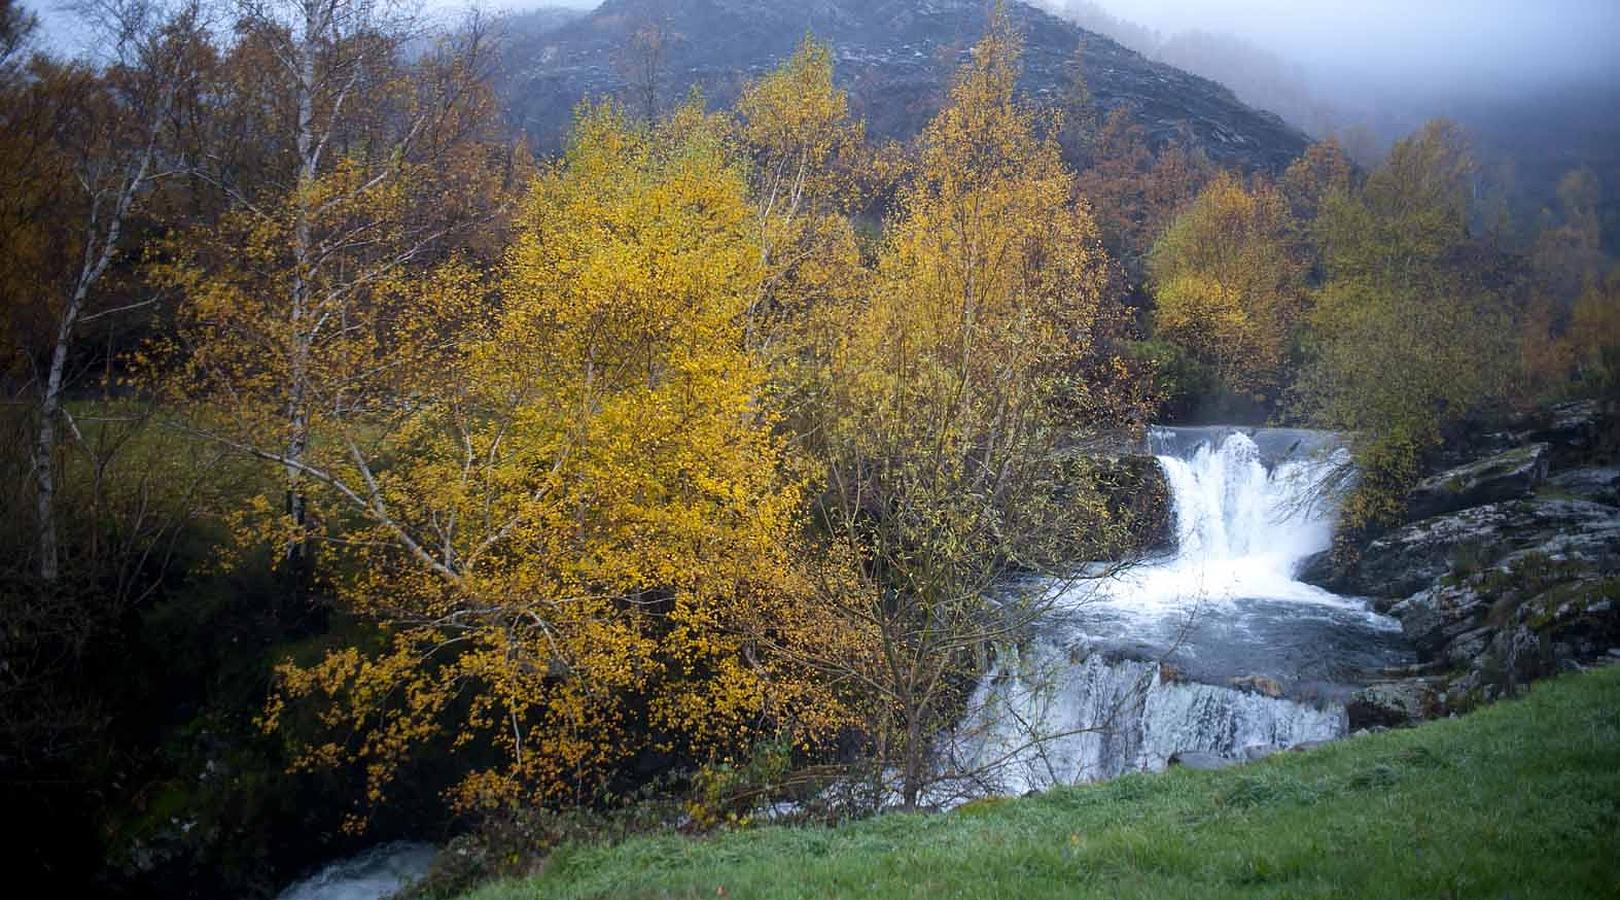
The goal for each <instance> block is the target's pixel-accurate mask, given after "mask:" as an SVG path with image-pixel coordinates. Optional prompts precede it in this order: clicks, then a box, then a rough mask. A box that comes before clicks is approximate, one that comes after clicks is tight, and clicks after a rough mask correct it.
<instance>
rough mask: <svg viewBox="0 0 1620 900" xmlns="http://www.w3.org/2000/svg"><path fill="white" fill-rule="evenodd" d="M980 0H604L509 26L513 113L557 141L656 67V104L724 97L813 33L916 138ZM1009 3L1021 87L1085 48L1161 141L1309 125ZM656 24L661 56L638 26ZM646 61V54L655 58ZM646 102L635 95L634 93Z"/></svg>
mask: <svg viewBox="0 0 1620 900" xmlns="http://www.w3.org/2000/svg"><path fill="white" fill-rule="evenodd" d="M988 9H989V7H988V5H987V4H986V3H985V2H983V0H607V2H605V3H603V4H602V6H601V7H599V8H598V9H596V10H595V11H594V12H592V13H590V14H589V15H587V16H584V17H583V18H580V19H577V20H575V21H572V22H569V23H567V24H565V25H563V26H561V27H560V28H555V29H551V30H547V31H544V32H541V33H534V32H525V31H524V30H523V29H522V28H521V27H518V28H515V29H514V30H515V32H516V34H515V36H514V40H513V41H512V44H511V47H510V49H509V51H508V56H507V65H506V66H505V70H506V76H505V79H504V82H503V84H502V95H503V98H504V99H505V102H506V105H507V108H508V112H509V114H510V115H511V117H512V119H513V121H514V122H515V123H516V124H517V125H518V126H520V127H522V128H523V129H525V130H526V131H528V132H529V134H530V135H532V136H533V137H535V139H536V140H537V141H538V142H539V143H540V145H541V146H543V147H554V146H556V145H557V144H558V143H559V142H560V140H561V135H562V134H563V133H564V132H565V130H566V128H567V125H568V123H569V121H570V119H571V116H572V112H573V109H574V107H575V106H576V105H577V104H578V103H579V101H580V100H581V99H582V98H585V97H604V96H617V97H624V98H628V97H630V96H631V95H632V94H635V95H638V96H639V95H640V94H641V93H644V90H640V91H638V88H637V85H644V84H645V83H646V82H647V79H646V78H645V76H644V75H640V74H636V73H638V72H645V71H646V70H647V69H648V68H652V69H654V70H656V71H657V73H658V76H657V78H656V79H654V83H655V84H656V85H657V96H658V98H659V103H660V104H663V105H665V106H667V104H668V103H670V102H671V101H672V100H676V99H679V98H681V97H684V96H685V95H686V94H687V92H688V91H689V90H690V89H691V88H692V87H694V86H696V87H698V88H700V89H701V90H702V91H703V93H704V95H705V96H706V97H708V98H709V99H710V101H711V102H713V103H726V102H729V101H730V100H731V99H732V98H734V97H735V96H736V94H737V91H738V90H739V89H740V88H741V86H742V85H743V84H744V83H746V82H747V81H748V80H749V79H752V78H755V77H758V76H759V75H760V74H762V73H764V72H766V71H768V70H769V69H770V68H772V67H773V66H774V65H776V63H777V62H779V61H780V60H781V59H783V58H784V57H786V56H787V55H788V54H789V53H791V52H792V51H793V48H794V47H795V46H796V45H797V44H798V42H799V41H800V40H801V39H802V37H803V36H804V35H805V33H806V32H809V33H812V34H814V35H815V36H816V37H817V38H818V39H820V40H822V41H825V42H827V43H829V44H830V45H831V46H832V47H833V50H834V52H835V54H836V57H837V70H836V77H837V78H838V80H839V82H840V83H841V85H842V86H843V87H845V88H847V89H848V90H849V91H850V94H851V99H852V102H853V106H854V107H855V111H856V112H857V114H859V115H861V116H862V117H864V118H865V119H866V122H867V129H868V132H869V133H870V134H872V136H873V137H875V138H880V139H881V138H887V137H900V138H904V137H908V136H910V135H911V134H914V133H915V132H916V131H917V130H918V129H919V128H920V127H921V126H922V124H923V123H924V122H926V121H927V120H928V118H929V116H930V115H932V113H933V112H934V111H935V110H936V109H937V108H938V106H939V103H940V101H941V99H942V97H943V95H944V92H945V90H946V88H947V87H948V85H949V83H950V77H951V73H952V72H953V71H954V70H955V68H956V66H957V64H958V62H959V61H960V60H961V59H962V55H963V54H964V53H966V51H967V49H968V48H969V47H970V46H971V45H972V44H973V42H974V41H975V40H977V38H978V37H979V35H980V33H981V32H982V31H983V30H984V25H985V22H986V20H987V17H988ZM1008 12H1009V15H1010V16H1011V18H1012V19H1013V21H1014V23H1015V25H1016V26H1017V27H1018V29H1019V31H1020V32H1021V33H1022V34H1023V35H1024V39H1025V52H1024V78H1023V80H1022V82H1021V88H1022V90H1024V91H1025V92H1026V93H1027V94H1028V95H1030V96H1032V97H1034V98H1037V99H1042V100H1057V99H1058V98H1060V97H1061V96H1062V95H1063V93H1064V91H1066V90H1067V88H1068V85H1069V81H1070V79H1069V75H1068V74H1067V73H1068V68H1069V66H1070V65H1071V63H1072V61H1073V59H1074V54H1075V50H1076V48H1077V47H1079V46H1082V45H1083V47H1084V60H1085V75H1086V81H1087V83H1088V86H1089V87H1090V89H1091V93H1092V95H1093V97H1094V99H1095V101H1096V103H1097V104H1098V105H1099V106H1100V107H1102V108H1103V109H1104V110H1105V111H1107V110H1112V109H1114V108H1116V107H1119V106H1126V107H1129V108H1130V109H1131V110H1132V111H1133V113H1134V114H1135V116H1136V118H1137V120H1138V121H1139V122H1141V123H1142V124H1143V125H1144V126H1145V127H1146V128H1147V130H1148V132H1149V136H1150V139H1151V140H1152V141H1154V142H1155V143H1158V144H1163V143H1165V142H1168V141H1171V140H1174V139H1175V138H1176V137H1178V136H1179V135H1182V134H1185V135H1186V136H1187V137H1189V138H1190V139H1191V140H1192V141H1193V142H1194V143H1195V144H1197V145H1198V146H1200V147H1202V148H1203V149H1204V150H1205V152H1206V153H1208V154H1209V156H1210V157H1211V158H1212V159H1214V160H1215V161H1216V162H1218V163H1221V164H1223V165H1230V166H1236V167H1239V168H1244V169H1266V170H1278V169H1280V168H1282V167H1283V166H1285V165H1287V163H1288V161H1289V160H1290V159H1292V158H1293V157H1294V156H1295V155H1297V154H1298V153H1299V152H1300V150H1302V149H1303V148H1304V146H1305V143H1306V139H1305V137H1304V135H1302V134H1301V133H1299V132H1298V131H1296V130H1295V129H1293V128H1291V127H1290V126H1288V125H1286V124H1284V123H1283V121H1282V120H1281V119H1279V118H1277V117H1276V116H1275V115H1272V114H1270V113H1265V112H1260V111H1258V110H1254V109H1251V108H1249V107H1247V106H1244V105H1243V104H1242V103H1240V102H1239V101H1238V100H1237V99H1236V98H1235V97H1234V96H1233V95H1232V93H1231V91H1228V90H1227V89H1226V88H1224V87H1221V86H1220V85H1218V84H1215V83H1214V82H1212V81H1208V80H1205V79H1202V78H1198V77H1196V76H1193V75H1189V74H1187V73H1185V72H1182V71H1180V70H1179V69H1175V68H1173V67H1171V66H1167V65H1164V64H1162V63H1155V62H1152V61H1150V60H1148V59H1146V58H1144V57H1143V56H1141V55H1140V54H1137V53H1135V52H1133V51H1130V50H1127V49H1125V48H1124V47H1122V46H1120V45H1119V44H1117V43H1115V42H1114V41H1112V40H1110V39H1108V38H1105V37H1102V36H1101V35H1098V34H1094V33H1092V32H1088V31H1084V30H1082V29H1080V28H1079V27H1078V26H1075V25H1073V24H1071V23H1068V22H1065V21H1063V20H1061V19H1058V18H1057V17H1055V16H1052V15H1050V14H1048V13H1045V12H1043V11H1040V10H1037V9H1034V8H1032V7H1030V6H1027V5H1024V4H1022V3H1017V2H1014V3H1010V4H1009V6H1008ZM638 32H641V33H655V34H657V35H659V36H660V43H661V47H662V49H661V51H660V52H659V54H657V58H656V61H652V60H653V57H652V56H651V55H649V54H648V53H646V52H645V51H643V50H638V49H637V48H638V46H639V45H638V41H637V40H636V39H635V36H636V35H637V34H638ZM649 62H651V65H649ZM635 102H641V101H639V100H638V101H635Z"/></svg>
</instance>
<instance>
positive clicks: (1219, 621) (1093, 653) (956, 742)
mask: <svg viewBox="0 0 1620 900" xmlns="http://www.w3.org/2000/svg"><path fill="white" fill-rule="evenodd" d="M1152 437H1153V442H1154V445H1155V449H1156V450H1157V451H1158V461H1159V465H1160V467H1161V468H1162V470H1163V472H1164V475H1165V480H1166V483H1167V485H1168V487H1169V491H1170V495H1171V501H1172V505H1173V513H1174V523H1175V538H1176V550H1175V553H1174V554H1173V555H1172V556H1170V557H1168V558H1165V559H1161V560H1157V561H1154V562H1152V563H1149V564H1144V565H1141V566H1138V567H1135V568H1132V569H1129V570H1127V571H1126V572H1125V573H1123V574H1121V575H1116V576H1114V577H1111V578H1107V579H1101V580H1095V581H1091V582H1086V583H1083V584H1082V585H1081V586H1079V587H1075V588H1071V589H1070V590H1069V591H1068V593H1067V594H1066V596H1065V597H1064V598H1063V603H1062V604H1061V605H1062V607H1063V608H1064V609H1065V610H1066V611H1067V613H1068V614H1067V615H1065V616H1064V617H1062V619H1061V621H1059V622H1057V623H1055V624H1053V625H1051V626H1049V627H1048V628H1047V629H1045V630H1044V631H1043V632H1042V633H1041V634H1039V635H1037V637H1036V638H1035V639H1034V640H1031V641H1029V642H1028V643H1027V644H1025V645H1024V646H1022V647H1019V648H1016V649H1014V648H1008V649H1007V650H1005V651H1004V652H1002V653H1001V654H999V658H998V660H997V661H996V664H995V665H994V666H993V667H992V670H991V671H990V672H989V673H988V674H987V675H986V676H985V677H984V679H982V680H981V682H980V683H979V685H978V686H977V688H976V689H975V691H974V693H973V696H972V698H971V700H970V702H969V705H968V714H967V715H966V716H965V717H964V719H963V721H962V722H961V723H959V725H958V726H957V728H956V729H955V730H954V732H953V733H951V734H949V735H944V736H942V740H941V746H940V755H941V757H942V759H941V766H942V769H943V770H944V771H947V772H951V773H960V777H954V778H952V779H950V780H948V781H947V782H946V784H945V785H944V786H943V787H942V789H941V791H942V792H941V793H940V794H939V795H938V796H937V798H936V799H937V800H938V801H939V802H941V803H948V802H951V798H952V797H954V798H957V799H960V798H961V797H962V796H964V795H968V794H972V793H984V792H991V793H1021V792H1024V791H1028V790H1031V789H1041V788H1044V787H1047V786H1050V785H1053V784H1071V783H1075V782H1081V781H1092V780H1097V779H1101V778H1110V777H1114V776H1116V775H1119V774H1122V773H1124V772H1129V771H1136V770H1154V769H1161V768H1163V767H1164V766H1165V765H1166V764H1167V763H1168V761H1169V759H1170V757H1171V756H1172V755H1174V754H1176V753H1178V752H1179V753H1185V752H1190V751H1199V752H1202V753H1208V754H1215V755H1219V756H1224V757H1232V758H1237V757H1241V756H1243V755H1244V754H1245V753H1246V752H1253V751H1252V749H1251V748H1256V747H1259V748H1266V749H1275V748H1279V747H1287V746H1292V745H1295V744H1298V743H1301V742H1304V741H1320V740H1329V739H1332V738H1335V737H1338V736H1340V735H1342V734H1343V732H1344V729H1345V715H1344V710H1343V707H1342V706H1341V705H1339V704H1338V703H1337V702H1334V700H1333V698H1334V696H1335V694H1334V693H1333V689H1334V687H1335V683H1338V684H1337V686H1338V687H1342V686H1343V684H1342V683H1343V682H1346V681H1351V680H1353V679H1354V677H1355V676H1354V675H1353V674H1350V673H1352V672H1353V671H1355V670H1366V669H1370V668H1376V667H1377V666H1379V665H1383V664H1390V663H1396V662H1400V661H1402V659H1403V654H1404V653H1405V650H1404V647H1402V646H1401V645H1400V644H1399V638H1398V628H1397V627H1396V626H1395V625H1394V623H1393V622H1392V621H1391V620H1388V619H1385V618H1384V617H1382V616H1377V615H1376V614H1374V613H1372V612H1370V611H1369V610H1368V609H1367V608H1366V605H1365V604H1364V603H1363V602H1362V601H1360V600H1356V599H1353V598H1345V597H1339V596H1336V595H1334V594H1332V593H1329V592H1327V591H1324V590H1322V589H1320V588H1316V587H1313V586H1311V585H1307V584H1303V583H1301V582H1299V581H1297V580H1295V578H1294V575H1295V572H1296V570H1297V569H1298V567H1299V564H1300V563H1301V561H1302V560H1304V559H1305V558H1306V557H1307V556H1309V555H1310V554H1313V553H1316V552H1318V551H1320V550H1323V549H1325V548H1326V547H1327V546H1328V545H1329V543H1330V542H1331V539H1332V521H1333V513H1334V511H1335V510H1334V508H1333V503H1332V498H1331V497H1329V496H1327V494H1329V493H1330V492H1328V491H1326V490H1325V487H1326V485H1327V479H1329V478H1330V477H1331V476H1332V475H1333V474H1334V473H1335V472H1336V471H1337V470H1338V467H1340V466H1342V465H1343V464H1344V463H1345V462H1346V460H1345V456H1344V451H1343V450H1342V449H1338V448H1336V447H1335V446H1334V445H1333V443H1332V442H1331V441H1330V440H1329V439H1328V438H1327V436H1324V435H1319V434H1312V433H1308V432H1289V431H1275V430H1273V431H1257V432H1254V433H1243V432H1239V431H1235V430H1232V429H1176V430H1156V431H1155V433H1154V434H1153V436H1152ZM1171 669H1173V670H1178V671H1179V677H1167V674H1168V673H1167V670H1171ZM1234 680H1237V681H1241V682H1245V683H1246V684H1247V685H1248V686H1249V687H1250V688H1251V689H1245V690H1240V689H1237V688H1235V687H1233V686H1232V684H1233V682H1234ZM1255 688H1258V690H1257V689H1255ZM1307 688H1308V690H1307ZM1279 690H1281V691H1288V692H1290V694H1291V695H1292V696H1291V697H1290V696H1283V697H1278V696H1270V695H1268V694H1271V693H1277V692H1278V691H1279ZM1300 694H1310V695H1312V696H1310V697H1309V698H1306V697H1302V696H1300ZM1338 696H1342V690H1341V691H1340V693H1339V694H1338Z"/></svg>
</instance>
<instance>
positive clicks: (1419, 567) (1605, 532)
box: [1307, 402, 1620, 725]
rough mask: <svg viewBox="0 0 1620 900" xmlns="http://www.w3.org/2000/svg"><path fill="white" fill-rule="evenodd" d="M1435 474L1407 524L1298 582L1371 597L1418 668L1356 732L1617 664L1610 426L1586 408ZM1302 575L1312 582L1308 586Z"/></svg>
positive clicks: (1375, 700) (1616, 431)
mask: <svg viewBox="0 0 1620 900" xmlns="http://www.w3.org/2000/svg"><path fill="white" fill-rule="evenodd" d="M1516 424H1517V427H1516V428H1514V429H1512V430H1510V431H1508V432H1505V433H1501V434H1497V435H1493V436H1491V437H1489V438H1488V439H1487V440H1485V441H1484V442H1482V443H1481V444H1479V445H1477V446H1476V449H1477V450H1478V451H1480V452H1482V453H1483V455H1482V456H1481V457H1480V458H1478V459H1474V460H1471V461H1468V462H1464V463H1462V464H1460V465H1457V466H1455V467H1453V468H1450V469H1447V470H1445V471H1442V472H1438V473H1435V474H1434V475H1433V476H1431V477H1429V478H1427V479H1425V480H1424V481H1423V482H1421V483H1420V484H1419V485H1418V486H1417V488H1416V489H1415V490H1414V491H1413V492H1412V495H1411V496H1410V497H1409V498H1408V501H1409V502H1408V512H1409V521H1408V522H1407V523H1406V524H1405V525H1403V526H1401V527H1399V528H1397V529H1395V530H1393V531H1391V532H1389V533H1387V534H1383V535H1381V536H1379V537H1377V538H1376V539H1374V540H1372V541H1370V542H1369V543H1367V544H1366V545H1365V546H1363V547H1361V548H1359V550H1358V552H1357V553H1356V555H1355V560H1354V562H1353V564H1351V565H1349V566H1348V567H1345V568H1343V569H1340V570H1338V571H1334V570H1332V568H1331V566H1330V565H1328V564H1327V561H1326V560H1320V561H1319V563H1318V564H1317V565H1315V566H1313V569H1314V572H1312V573H1308V575H1307V578H1311V580H1316V581H1318V582H1320V583H1322V584H1324V585H1325V586H1327V587H1329V588H1331V589H1333V590H1336V591H1339V592H1341V593H1349V594H1360V595H1363V596H1368V597H1373V598H1376V600H1375V602H1376V603H1377V604H1378V605H1379V606H1380V607H1381V608H1383V609H1386V610H1387V611H1388V612H1389V614H1390V615H1392V616H1394V617H1396V618H1397V619H1399V620H1400V622H1401V629H1402V630H1403V631H1404V632H1406V636H1407V638H1408V639H1410V640H1411V642H1412V644H1413V646H1414V647H1415V648H1416V650H1417V652H1418V656H1419V659H1420V661H1421V665H1420V669H1421V671H1420V672H1417V673H1414V675H1413V676H1412V677H1408V678H1403V679H1396V680H1391V681H1388V682H1386V683H1383V684H1379V685H1375V686H1373V687H1372V688H1369V689H1368V690H1366V691H1363V692H1362V694H1361V695H1360V696H1359V697H1358V698H1357V702H1355V703H1353V704H1352V706H1351V717H1352V719H1353V720H1359V721H1356V722H1355V724H1369V725H1374V724H1401V723H1404V722H1406V721H1410V720H1412V719H1414V718H1423V717H1427V716H1433V715H1439V714H1444V713H1447V712H1451V711H1463V710H1467V709H1470V708H1472V707H1474V706H1476V705H1478V704H1480V703H1484V702H1488V701H1490V700H1494V699H1496V698H1497V697H1500V696H1504V695H1508V694H1512V693H1514V692H1516V691H1518V690H1519V689H1520V688H1522V687H1523V686H1524V685H1526V684H1528V683H1529V682H1531V681H1533V680H1535V679H1537V678H1541V677H1543V676H1546V675H1551V674H1554V673H1556V672H1559V671H1563V670H1568V669H1575V668H1581V667H1585V666H1590V665H1595V664H1606V663H1612V662H1620V469H1617V468H1615V463H1616V450H1617V449H1620V417H1617V415H1616V411H1615V409H1614V408H1612V406H1611V407H1609V408H1605V407H1603V406H1602V405H1600V404H1598V403H1595V402H1586V403H1576V404H1569V405H1566V406H1562V407H1557V408H1554V409H1552V410H1549V411H1546V412H1544V413H1542V414H1540V415H1538V416H1534V417H1531V418H1528V419H1526V420H1523V421H1521V422H1519V423H1516ZM1313 575H1314V578H1312V576H1313Z"/></svg>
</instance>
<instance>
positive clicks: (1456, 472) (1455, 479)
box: [1406, 443, 1551, 519]
mask: <svg viewBox="0 0 1620 900" xmlns="http://www.w3.org/2000/svg"><path fill="white" fill-rule="evenodd" d="M1550 455H1551V454H1550V451H1549V449H1548V446H1547V445H1546V444H1544V443H1536V444H1530V445H1528V446H1523V447H1515V448H1513V449H1511V450H1507V451H1505V452H1502V453H1498V454H1496V455H1494V456H1487V457H1485V458H1484V459H1480V460H1476V461H1474V462H1471V463H1469V464H1467V465H1465V466H1458V467H1457V468H1455V469H1449V470H1447V471H1444V472H1441V473H1439V474H1438V475H1432V476H1430V477H1428V478H1425V479H1424V480H1422V481H1420V482H1418V485H1417V487H1415V488H1413V489H1412V491H1411V493H1410V494H1408V495H1407V498H1406V508H1407V511H1408V514H1409V515H1410V516H1411V517H1412V518H1414V519H1427V518H1430V517H1432V516H1438V515H1442V514H1444V513H1448V512H1455V511H1457V510H1459V509H1467V508H1469V507H1472V506H1483V505H1484V504H1487V503H1499V502H1501V501H1504V500H1517V499H1519V498H1520V497H1525V496H1528V495H1529V494H1530V493H1532V492H1533V491H1535V489H1536V487H1537V486H1538V485H1540V484H1541V482H1542V481H1543V480H1545V479H1546V477H1547V466H1548V461H1549V458H1550Z"/></svg>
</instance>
